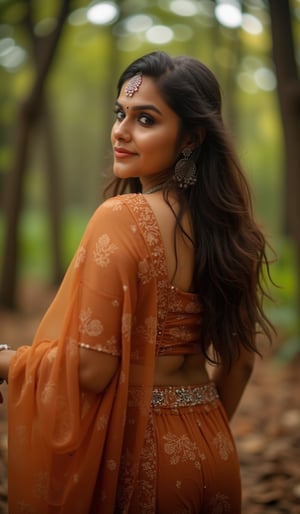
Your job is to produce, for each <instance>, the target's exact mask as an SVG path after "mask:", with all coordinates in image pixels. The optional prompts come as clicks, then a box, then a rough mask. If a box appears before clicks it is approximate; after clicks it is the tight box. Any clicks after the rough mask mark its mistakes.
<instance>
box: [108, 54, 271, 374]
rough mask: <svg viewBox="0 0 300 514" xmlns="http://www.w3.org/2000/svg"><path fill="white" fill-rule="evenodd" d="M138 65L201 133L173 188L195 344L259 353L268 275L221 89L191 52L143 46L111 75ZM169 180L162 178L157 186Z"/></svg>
mask: <svg viewBox="0 0 300 514" xmlns="http://www.w3.org/2000/svg"><path fill="white" fill-rule="evenodd" d="M138 72H141V73H142V74H143V75H145V76H148V77H152V78H154V79H155V84H156V86H157V88H158V90H159V92H160V94H161V95H162V97H163V99H164V100H165V102H166V103H167V104H168V105H169V107H171V108H172V109H173V111H174V112H175V113H176V114H177V115H178V116H179V118H180V120H181V123H182V127H183V130H184V131H188V132H190V133H195V134H196V133H199V129H200V128H202V129H203V130H204V133H205V136H204V140H203V142H202V146H201V152H200V153H199V155H198V156H197V162H196V165H197V182H196V184H195V185H194V186H192V187H189V188H187V189H185V190H180V193H178V194H179V195H180V198H181V202H180V204H181V209H180V212H179V214H178V215H177V225H176V228H178V226H179V227H181V225H180V220H181V219H182V215H183V212H184V211H185V210H186V209H189V211H190V213H191V216H192V220H193V233H194V245H195V267H194V280H193V284H194V287H195V291H196V292H197V293H198V294H199V297H200V299H201V302H202V304H203V307H204V320H203V325H202V327H201V331H202V345H203V351H204V352H205V354H207V347H208V344H209V343H210V342H212V344H213V348H214V357H213V358H212V360H213V361H214V362H219V361H221V362H222V363H223V364H225V365H228V367H230V365H231V364H232V362H233V360H234V359H235V358H236V357H238V356H239V353H240V345H242V346H244V347H245V348H246V349H248V350H249V351H254V352H256V353H259V351H258V348H257V344H256V335H257V331H259V330H260V331H262V332H263V333H265V334H266V336H267V337H268V339H269V340H271V331H272V325H271V324H270V322H269V321H268V319H267V318H266V316H265V314H264V311H263V299H264V297H265V296H268V295H267V293H266V292H265V288H264V272H266V273H267V275H268V276H269V267H268V260H267V256H266V241H265V238H264V235H263V234H262V232H261V230H260V229H259V227H258V226H257V224H256V223H255V221H254V219H253V213H252V205H251V197H250V191H249V187H248V184H247V181H246V178H245V176H244V173H243V171H242V169H241V166H240V163H239V161H238V158H237V156H236V154H235V151H234V149H233V145H232V143H231V140H230V138H229V134H228V132H227V131H226V129H225V126H224V123H223V120H222V114H221V92H220V87H219V84H218V82H217V80H216V78H215V76H214V74H213V73H212V72H211V71H210V70H209V69H208V68H207V67H206V66H205V65H204V64H203V63H201V62H200V61H198V60H197V59H194V58H192V57H187V56H179V57H170V56H169V55H168V54H166V53H164V52H152V53H150V54H147V55H145V56H143V57H141V58H139V59H137V60H136V61H134V62H133V63H132V64H131V65H129V66H128V67H127V69H126V70H125V71H124V72H123V74H122V75H121V77H120V79H119V82H118V86H117V88H118V93H119V92H120V90H121V88H122V85H123V84H124V82H125V81H126V80H128V79H129V78H131V77H133V76H134V75H136V73H138ZM172 187H173V188H174V187H176V186H175V185H174V181H170V182H168V184H167V185H166V188H167V189H166V190H165V191H164V195H165V199H166V200H167V198H168V194H167V192H168V190H170V188H172ZM125 191H130V192H140V191H141V185H140V181H139V179H138V178H136V179H135V178H130V179H125V180H122V179H118V178H116V179H115V180H114V181H113V194H122V193H124V192H125Z"/></svg>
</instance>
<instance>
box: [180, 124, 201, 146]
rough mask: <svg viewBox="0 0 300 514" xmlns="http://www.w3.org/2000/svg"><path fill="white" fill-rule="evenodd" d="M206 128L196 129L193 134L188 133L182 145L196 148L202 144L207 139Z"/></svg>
mask: <svg viewBox="0 0 300 514" xmlns="http://www.w3.org/2000/svg"><path fill="white" fill-rule="evenodd" d="M205 134H206V131H205V128H203V127H200V128H199V129H197V130H195V131H194V132H192V133H191V134H187V135H186V137H184V138H183V142H182V146H183V148H186V147H188V148H190V149H191V150H195V149H196V148H197V147H199V146H201V145H202V143H203V141H204V139H205Z"/></svg>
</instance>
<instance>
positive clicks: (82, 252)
mask: <svg viewBox="0 0 300 514" xmlns="http://www.w3.org/2000/svg"><path fill="white" fill-rule="evenodd" d="M85 259H86V249H85V248H84V246H80V247H79V249H78V251H77V254H76V257H75V264H74V266H75V268H79V266H80V265H81V264H83V263H84V261H85Z"/></svg>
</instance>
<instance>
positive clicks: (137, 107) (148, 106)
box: [116, 101, 162, 116]
mask: <svg viewBox="0 0 300 514" xmlns="http://www.w3.org/2000/svg"><path fill="white" fill-rule="evenodd" d="M116 106H117V107H121V108H123V106H122V104H120V102H118V101H116ZM131 109H132V110H133V111H154V112H156V113H157V114H159V115H160V116H162V113H161V111H160V110H159V109H158V108H157V107H155V105H152V104H144V105H134V106H132V107H131Z"/></svg>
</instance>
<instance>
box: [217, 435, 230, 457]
mask: <svg viewBox="0 0 300 514" xmlns="http://www.w3.org/2000/svg"><path fill="white" fill-rule="evenodd" d="M213 443H214V445H215V447H216V448H217V449H218V451H219V455H220V457H221V459H222V460H228V459H229V457H230V454H231V453H232V452H233V444H232V442H231V441H230V439H229V438H228V436H227V435H225V434H224V433H223V432H218V433H217V435H216V437H215V438H214V440H213Z"/></svg>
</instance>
